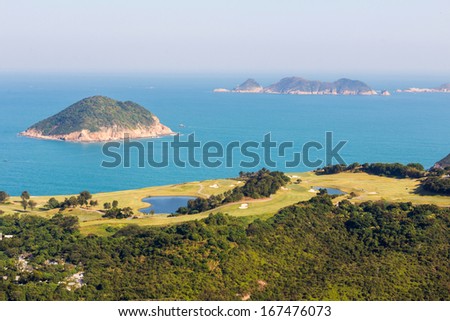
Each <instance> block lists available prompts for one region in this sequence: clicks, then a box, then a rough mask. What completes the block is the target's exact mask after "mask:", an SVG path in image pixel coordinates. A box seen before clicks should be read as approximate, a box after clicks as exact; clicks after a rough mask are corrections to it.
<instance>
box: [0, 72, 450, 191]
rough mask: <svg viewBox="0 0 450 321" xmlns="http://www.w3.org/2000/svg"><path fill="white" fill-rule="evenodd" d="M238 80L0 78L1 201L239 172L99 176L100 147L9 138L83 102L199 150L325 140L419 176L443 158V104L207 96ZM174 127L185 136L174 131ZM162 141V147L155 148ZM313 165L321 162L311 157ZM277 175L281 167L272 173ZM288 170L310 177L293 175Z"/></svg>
mask: <svg viewBox="0 0 450 321" xmlns="http://www.w3.org/2000/svg"><path fill="white" fill-rule="evenodd" d="M275 79H276V78H275ZM275 79H273V78H272V80H275ZM242 80H243V79H242V78H241V77H235V78H232V77H228V78H224V77H216V78H212V77H210V78H200V77H197V78H189V77H159V78H158V77H148V76H144V75H140V76H117V77H114V76H107V77H101V76H90V77H87V78H84V77H82V76H67V75H66V76H61V75H33V76H27V75H15V76H11V77H8V76H6V75H3V76H1V77H0V111H1V116H0V164H1V171H0V190H5V191H7V192H8V193H10V194H11V195H17V194H19V193H20V192H21V191H23V190H28V191H29V192H30V193H31V194H32V195H50V194H68V193H77V192H79V191H81V190H83V189H88V190H90V191H91V192H100V191H113V190H123V189H132V188H139V187H145V186H153V185H165V184H172V183H180V182H185V181H194V180H203V179H208V178H219V177H234V176H236V175H237V173H238V172H239V171H240V170H241V168H240V167H239V161H240V160H241V158H239V157H236V159H235V162H234V166H233V167H232V168H226V167H225V166H222V167H219V168H205V167H202V168H190V167H187V168H177V167H175V166H174V165H172V166H170V167H168V168H164V169H153V168H150V167H147V168H138V167H137V162H133V161H132V166H131V168H123V167H120V168H115V169H106V168H102V167H101V162H102V161H103V160H108V158H106V157H105V156H103V155H102V153H101V148H102V144H100V143H94V144H78V143H65V142H56V141H41V140H33V139H29V138H24V137H19V136H17V133H18V132H20V131H22V130H24V129H26V128H27V127H29V126H30V125H32V124H33V123H35V122H36V121H39V120H41V119H43V118H46V117H48V116H50V115H52V114H54V113H56V112H58V111H60V110H62V109H63V108H65V107H67V106H68V105H70V104H72V103H74V102H76V101H78V100H80V99H82V98H84V97H88V96H92V95H106V96H110V97H112V98H115V99H119V100H132V101H135V102H137V103H139V104H141V105H143V106H145V107H147V108H148V109H149V110H151V111H152V112H154V113H155V114H156V115H157V116H158V117H159V118H160V119H161V121H162V122H163V123H164V124H166V125H168V126H169V127H171V128H172V129H173V130H175V131H179V132H181V133H182V134H183V135H184V136H186V135H187V134H190V133H195V135H196V138H197V139H198V140H200V141H201V142H202V143H204V142H206V141H218V142H221V143H224V144H226V143H228V142H230V141H233V140H237V141H241V142H243V141H247V140H256V141H261V140H262V139H263V136H264V135H265V134H266V133H268V132H271V134H272V138H273V139H274V140H276V141H278V142H282V141H293V142H294V143H295V144H296V146H299V148H300V146H302V145H303V144H304V143H306V142H308V141H310V140H316V141H318V142H321V143H322V144H323V143H324V137H325V132H326V131H332V132H333V133H334V139H335V141H337V140H347V141H348V143H347V144H346V146H345V147H344V148H343V150H342V156H343V158H344V160H345V161H346V162H347V163H351V162H355V161H358V162H360V163H363V162H402V163H408V162H420V163H422V164H424V165H425V166H427V167H429V166H431V165H433V163H434V162H435V161H437V160H439V159H440V158H442V157H444V156H445V155H447V154H448V153H449V152H450V141H449V137H450V123H449V121H450V94H394V95H392V96H390V97H377V96H373V97H346V96H338V97H330V96H289V95H244V94H214V93H212V89H213V88H216V87H233V86H235V85H236V84H237V83H239V82H241V81H242ZM264 84H265V83H264ZM376 89H384V88H378V87H376ZM388 89H395V88H388ZM180 123H182V124H184V125H185V127H179V124H180ZM164 140H165V141H170V140H171V138H162V139H161V141H164ZM144 141H145V140H144ZM156 146H159V144H158V143H157V144H156ZM313 156H315V157H323V155H322V154H321V153H317V155H313ZM279 164H281V163H280V162H279ZM259 167H260V166H259ZM259 167H258V168H259ZM255 169H256V168H255ZM279 169H284V167H283V166H282V165H280V166H279ZM295 170H296V171H306V170H310V168H306V167H304V166H300V167H298V168H297V169H295ZM291 171H294V169H291Z"/></svg>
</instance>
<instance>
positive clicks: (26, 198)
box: [20, 191, 30, 201]
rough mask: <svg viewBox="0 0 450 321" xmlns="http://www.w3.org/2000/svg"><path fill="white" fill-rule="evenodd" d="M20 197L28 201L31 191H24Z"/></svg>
mask: <svg viewBox="0 0 450 321" xmlns="http://www.w3.org/2000/svg"><path fill="white" fill-rule="evenodd" d="M20 198H21V199H22V200H24V201H25V200H26V201H28V200H29V199H30V193H28V192H27V191H23V192H22V194H21V195H20Z"/></svg>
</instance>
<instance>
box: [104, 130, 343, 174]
mask: <svg viewBox="0 0 450 321" xmlns="http://www.w3.org/2000/svg"><path fill="white" fill-rule="evenodd" d="M346 143H347V141H345V140H344V141H343V140H341V141H338V142H336V143H334V142H333V133H332V132H326V133H325V139H324V142H319V141H309V142H306V143H304V144H303V145H301V146H299V145H298V144H297V145H296V144H294V142H292V141H282V142H278V141H275V140H273V139H272V135H271V133H267V134H265V135H264V137H262V139H261V140H260V141H244V142H241V141H230V142H228V143H225V144H224V143H220V142H217V141H207V142H203V143H202V142H200V141H198V140H196V138H195V134H189V135H187V136H180V135H176V136H173V140H172V141H162V140H152V141H148V142H142V141H138V140H135V141H133V140H130V138H129V137H128V136H125V138H124V139H123V140H122V141H115V142H108V143H105V144H104V145H103V148H102V152H103V155H104V156H106V157H107V160H103V161H102V163H101V166H102V167H105V168H116V167H119V166H122V167H125V168H129V167H132V163H133V164H136V166H137V167H140V168H144V167H147V166H150V167H154V168H164V167H168V166H171V165H175V166H177V167H182V168H184V167H187V166H190V167H193V168H198V167H208V168H217V167H222V166H225V167H228V168H231V167H233V165H234V166H236V164H235V161H236V160H238V161H239V162H238V163H237V165H238V166H239V167H242V168H254V167H274V168H277V167H284V168H298V167H299V166H301V165H303V166H306V167H311V168H317V167H320V166H324V165H332V164H334V163H339V164H345V161H344V159H343V158H342V156H341V154H340V153H341V150H342V148H343V147H344V146H345V144H346ZM317 153H319V154H320V157H317V156H315V157H314V154H317ZM133 166H135V165H133Z"/></svg>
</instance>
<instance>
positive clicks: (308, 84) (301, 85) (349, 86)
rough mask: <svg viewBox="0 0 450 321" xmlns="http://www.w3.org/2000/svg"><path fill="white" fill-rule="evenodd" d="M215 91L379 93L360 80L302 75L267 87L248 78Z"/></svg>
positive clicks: (311, 93)
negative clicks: (331, 80) (233, 85)
mask: <svg viewBox="0 0 450 321" xmlns="http://www.w3.org/2000/svg"><path fill="white" fill-rule="evenodd" d="M214 92H235V93H266V94H291V95H377V94H378V93H377V92H376V91H375V90H373V89H371V88H370V87H369V86H368V85H366V84H365V83H363V82H362V81H359V80H351V79H347V78H341V79H339V80H336V81H334V82H322V81H318V80H307V79H304V78H300V77H286V78H283V79H281V80H280V81H279V82H277V83H275V84H272V85H270V86H267V87H262V86H261V85H260V84H258V83H257V82H256V81H255V80H254V79H247V80H246V81H245V82H244V83H242V84H241V85H239V86H237V87H236V88H234V89H232V90H228V89H224V88H219V89H215V90H214Z"/></svg>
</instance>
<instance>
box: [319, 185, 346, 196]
mask: <svg viewBox="0 0 450 321" xmlns="http://www.w3.org/2000/svg"><path fill="white" fill-rule="evenodd" d="M321 188H322V189H326V190H327V192H328V194H329V195H344V194H345V193H344V192H343V191H341V190H340V189H337V188H329V187H321V186H313V189H315V190H317V191H318V190H319V189H321Z"/></svg>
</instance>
